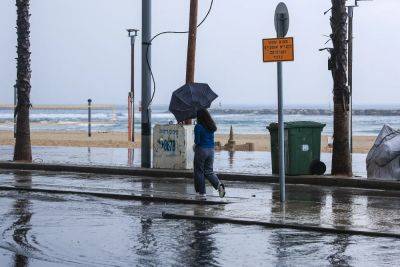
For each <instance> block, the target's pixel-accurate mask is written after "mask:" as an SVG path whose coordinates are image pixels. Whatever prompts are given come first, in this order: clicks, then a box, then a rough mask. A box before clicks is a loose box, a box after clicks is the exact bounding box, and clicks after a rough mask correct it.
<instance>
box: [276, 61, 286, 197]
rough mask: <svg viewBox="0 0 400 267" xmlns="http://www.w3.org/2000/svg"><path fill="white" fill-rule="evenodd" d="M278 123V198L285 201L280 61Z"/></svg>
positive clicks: (280, 72) (283, 129) (279, 71)
mask: <svg viewBox="0 0 400 267" xmlns="http://www.w3.org/2000/svg"><path fill="white" fill-rule="evenodd" d="M277 65H278V124H279V133H278V134H279V188H280V200H281V202H285V201H286V194H285V178H286V177H285V127H284V119H283V90H282V89H283V88H282V62H278V63H277Z"/></svg>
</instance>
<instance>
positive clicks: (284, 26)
mask: <svg viewBox="0 0 400 267" xmlns="http://www.w3.org/2000/svg"><path fill="white" fill-rule="evenodd" d="M275 29H276V35H277V37H278V38H283V37H285V36H286V34H287V32H288V30H289V11H288V9H287V6H286V5H285V4H284V3H279V4H278V6H277V7H276V10H275ZM277 72H278V125H279V129H278V135H279V189H280V190H279V191H280V200H281V202H282V203H283V202H285V201H286V188H285V183H286V182H285V180H286V177H285V170H286V168H285V121H284V118H283V82H282V62H278V63H277Z"/></svg>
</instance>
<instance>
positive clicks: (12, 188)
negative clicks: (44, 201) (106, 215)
mask: <svg viewBox="0 0 400 267" xmlns="http://www.w3.org/2000/svg"><path fill="white" fill-rule="evenodd" d="M0 191H18V192H31V193H47V194H60V195H80V196H82V195H83V196H94V197H100V198H108V199H117V200H131V201H149V202H162V203H175V204H196V205H226V204H230V203H231V202H228V201H214V200H197V199H190V198H177V197H161V196H147V195H135V194H116V193H103V192H87V191H71V190H61V189H45V188H30V187H16V186H0Z"/></svg>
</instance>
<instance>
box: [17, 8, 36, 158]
mask: <svg viewBox="0 0 400 267" xmlns="http://www.w3.org/2000/svg"><path fill="white" fill-rule="evenodd" d="M16 6H17V36H18V40H17V81H16V85H15V87H16V88H17V106H16V107H15V112H14V116H15V117H16V118H17V127H16V140H15V149H14V160H15V161H17V160H20V161H32V150H31V138H30V126H29V109H30V107H31V102H30V91H31V59H30V57H31V53H30V40H29V35H30V30H29V28H30V23H29V18H30V14H29V0H16Z"/></svg>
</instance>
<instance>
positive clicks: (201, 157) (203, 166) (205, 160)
mask: <svg viewBox="0 0 400 267" xmlns="http://www.w3.org/2000/svg"><path fill="white" fill-rule="evenodd" d="M213 165H214V148H202V147H200V146H196V148H195V153H194V189H195V190H196V192H197V193H200V194H205V193H206V181H205V179H207V180H208V181H209V182H210V183H211V184H212V186H213V187H214V188H215V189H218V185H219V183H220V181H219V179H218V177H217V175H215V173H214V170H213Z"/></svg>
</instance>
